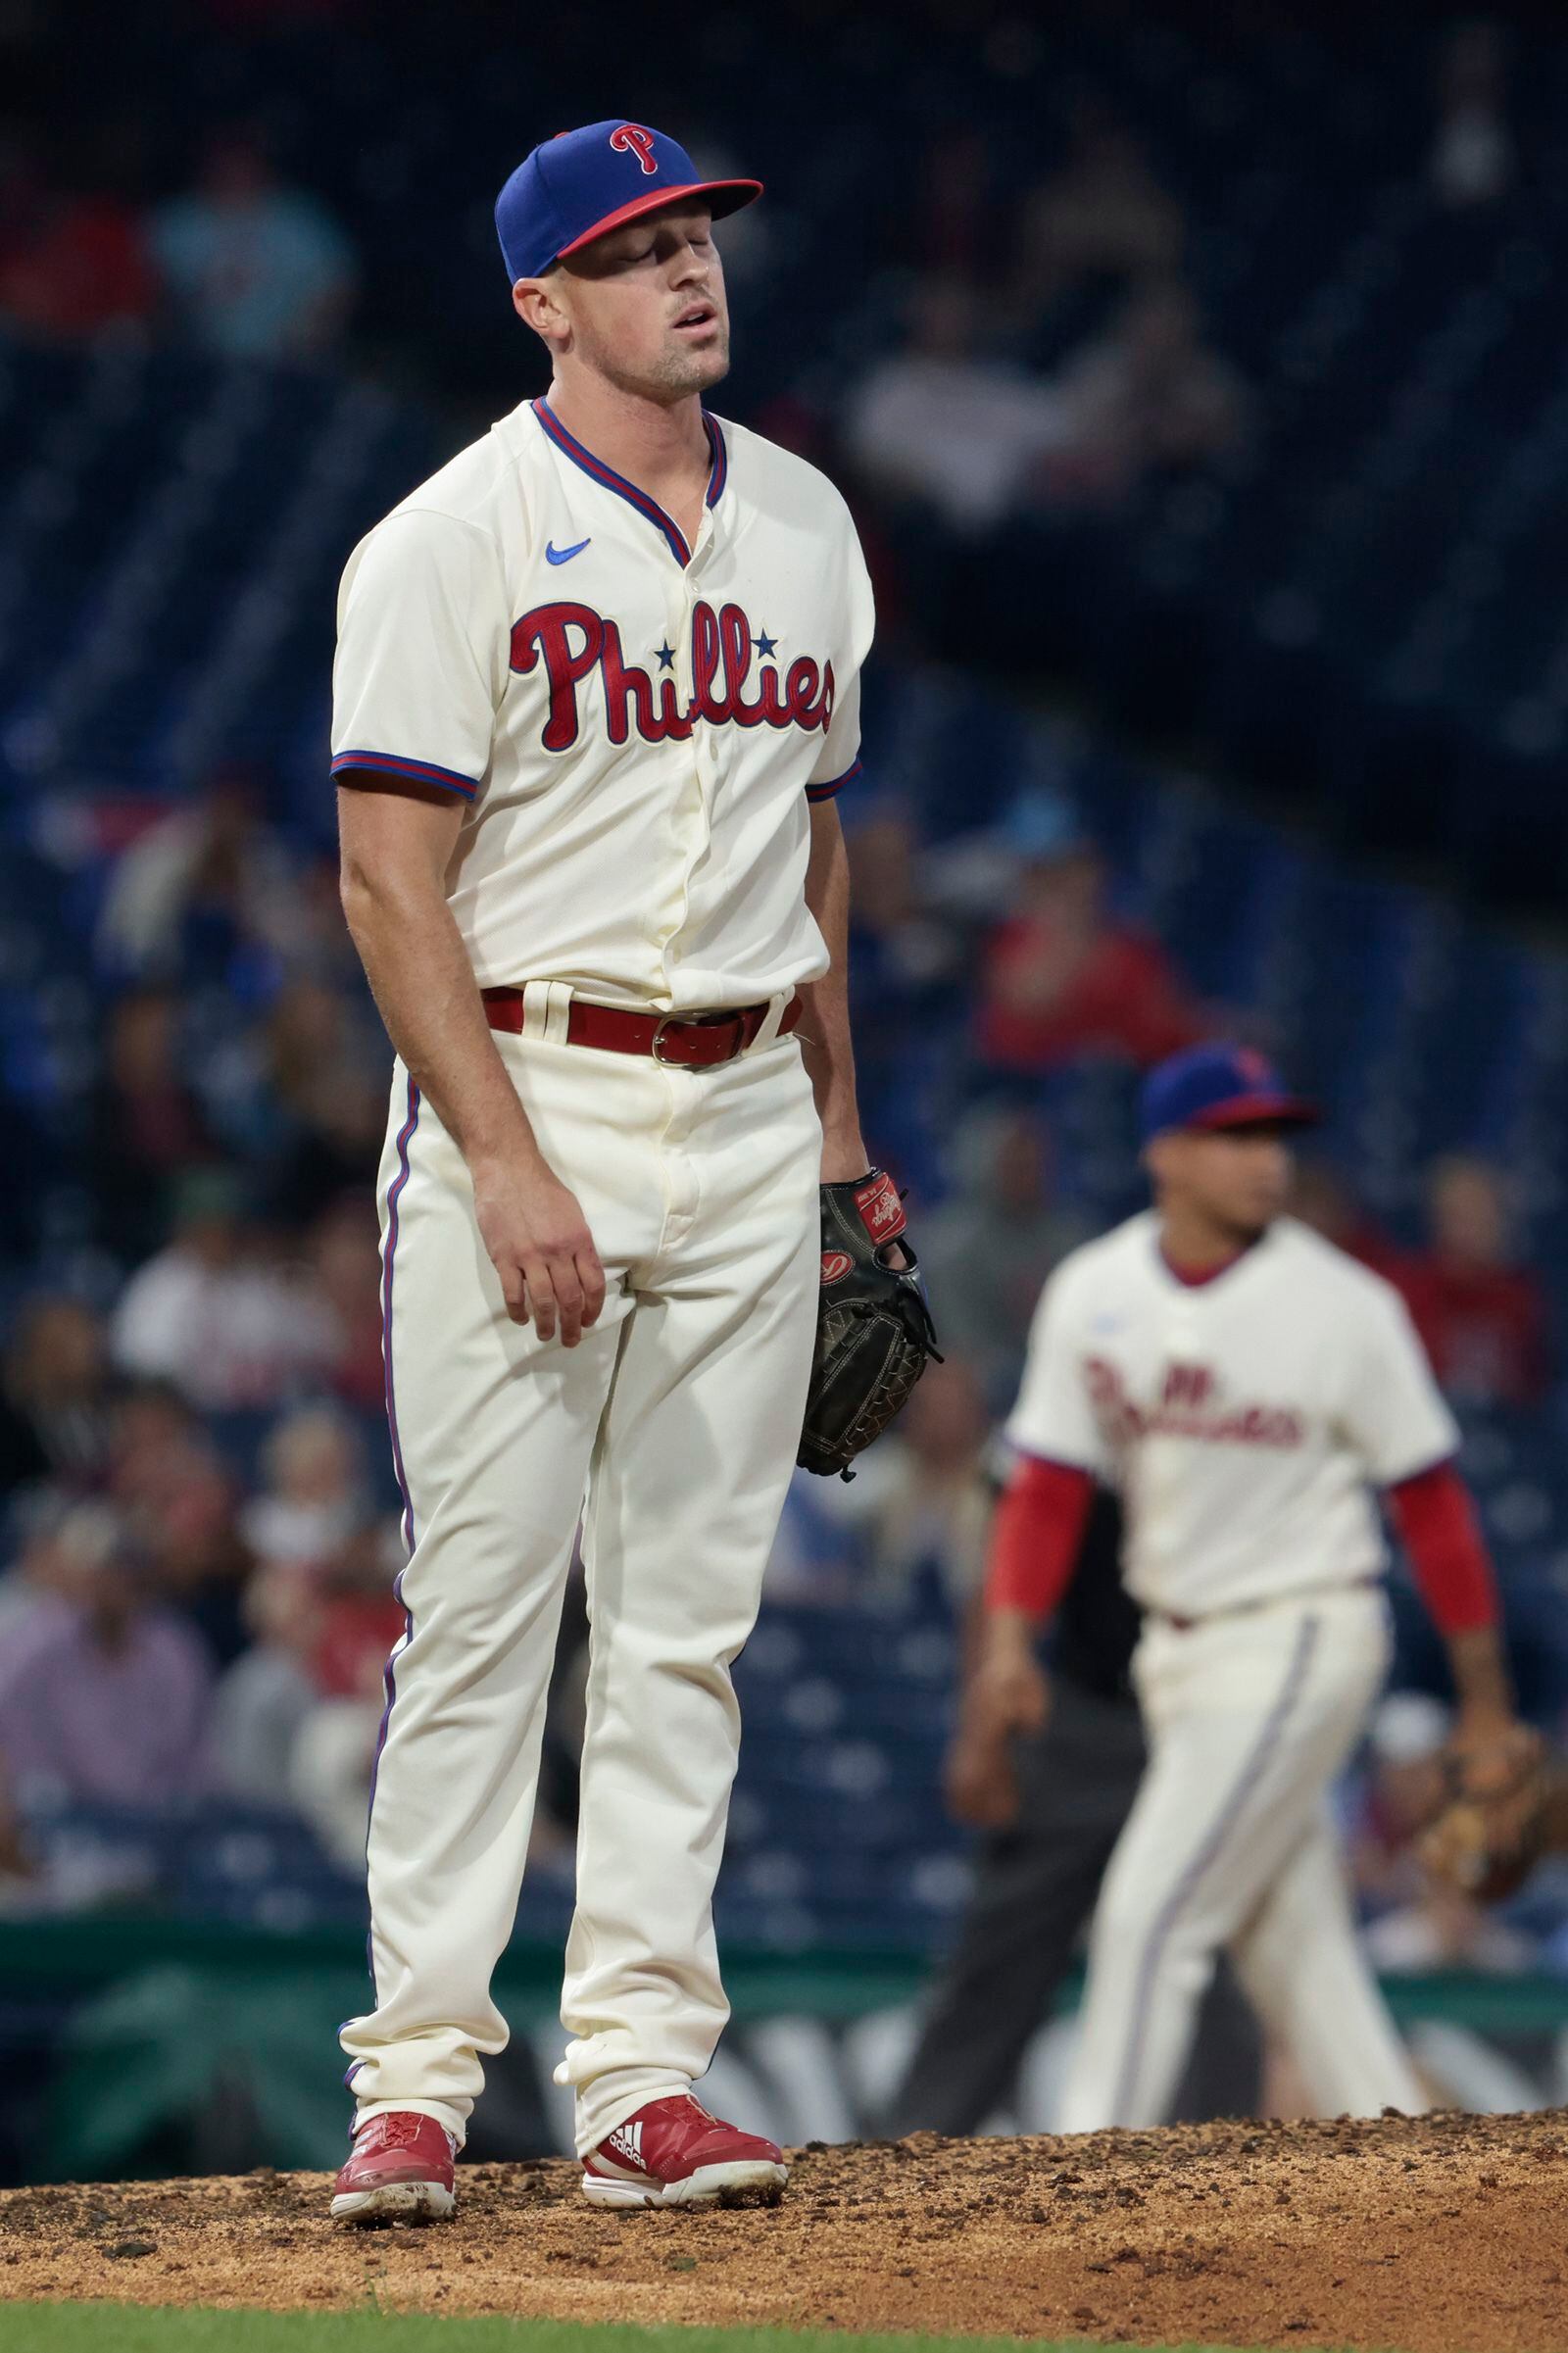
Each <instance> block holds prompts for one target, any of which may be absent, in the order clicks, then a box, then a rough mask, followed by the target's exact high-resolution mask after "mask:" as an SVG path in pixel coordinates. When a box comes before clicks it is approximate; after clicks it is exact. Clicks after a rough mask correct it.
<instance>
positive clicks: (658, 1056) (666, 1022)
mask: <svg viewBox="0 0 1568 2353" xmlns="http://www.w3.org/2000/svg"><path fill="white" fill-rule="evenodd" d="M685 1026H686V1025H685V1023H684V1021H683V1020H682V1019H681V1017H680V1015H679V1014H678V1013H662V1014H661V1015H660V1018H659V1020H658V1022H657V1023H656V1025H655V1028H654V1036H653V1043H652V1044H651V1045H650V1047H649V1049H648V1051H649V1053H650V1054H652V1055H653V1057H654V1060H655V1061H656V1062H657V1063H659V1065H660V1067H661V1068H662V1069H663V1070H691V1069H694V1068H695V1067H696V1065H695V1064H694V1063H691V1062H677V1061H675V1060H674V1059H673V1058H672V1057H671V1056H670V1055H669V1054H665V1053H664V1051H663V1045H664V1032H665V1030H666V1029H684V1028H685Z"/></svg>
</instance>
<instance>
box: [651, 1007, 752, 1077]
mask: <svg viewBox="0 0 1568 2353" xmlns="http://www.w3.org/2000/svg"><path fill="white" fill-rule="evenodd" d="M720 1021H732V1022H733V1023H734V1025H735V1043H734V1045H733V1047H732V1048H731V1049H730V1052H729V1053H728V1054H725V1055H724V1056H723V1059H724V1060H725V1061H726V1062H733V1061H734V1060H735V1059H736V1057H737V1056H738V1055H739V1054H744V1053H745V1051H746V1016H745V1014H744V1013H740V1012H728V1013H711V1014H709V1015H707V1016H706V1017H705V1016H704V1015H703V1014H701V1013H662V1014H661V1015H660V1018H659V1021H658V1023H657V1025H656V1026H655V1029H654V1035H653V1038H652V1041H651V1042H650V1045H649V1048H648V1051H649V1053H650V1054H652V1055H653V1057H654V1060H655V1061H656V1062H658V1063H659V1064H660V1066H661V1068H662V1069H664V1070H704V1069H707V1068H708V1064H707V1063H705V1062H698V1061H692V1062H677V1061H675V1060H674V1059H673V1058H672V1057H671V1056H670V1055H669V1054H664V1053H662V1051H661V1050H662V1046H663V1043H664V1032H665V1030H666V1029H716V1028H717V1027H718V1024H719V1022H720Z"/></svg>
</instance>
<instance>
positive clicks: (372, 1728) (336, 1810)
mask: <svg viewBox="0 0 1568 2353" xmlns="http://www.w3.org/2000/svg"><path fill="white" fill-rule="evenodd" d="M385 1704H386V1703H385V1700H384V1699H383V1697H382V1692H381V1662H380V1660H378V1659H374V1658H372V1657H370V1655H369V1654H368V1653H367V1654H366V1655H365V1657H364V1658H363V1660H362V1662H361V1684H360V1688H359V1689H358V1690H357V1691H349V1692H344V1693H341V1694H339V1695H337V1696H335V1697H332V1698H326V1699H318V1700H317V1701H316V1703H315V1705H314V1706H313V1707H312V1708H311V1709H310V1710H309V1712H308V1713H307V1714H306V1716H305V1717H304V1719H303V1721H302V1722H301V1724H300V1727H299V1731H298V1733H297V1735H296V1737H295V1740H294V1746H293V1751H292V1753H291V1755H290V1758H289V1768H288V1779H287V1782H286V1784H285V1789H286V1791H287V1794H288V1797H289V1799H290V1801H291V1803H292V1804H293V1806H294V1809H295V1811H296V1812H297V1813H298V1814H299V1815H300V1816H301V1818H302V1819H303V1820H304V1821H305V1822H307V1823H309V1825H310V1827H311V1829H312V1830H313V1831H314V1832H315V1833H316V1836H317V1838H319V1840H320V1843H321V1845H322V1847H323V1848H324V1850H325V1851H326V1853H327V1854H329V1855H330V1856H331V1858H332V1860H333V1862H334V1863H336V1864H337V1865H338V1866H339V1868H340V1869H341V1870H343V1871H348V1872H352V1873H354V1874H355V1875H356V1876H358V1875H360V1874H362V1873H363V1872H364V1869H365V1835H366V1831H365V1826H366V1822H367V1820H368V1813H369V1803H370V1777H371V1775H372V1773H373V1772H374V1770H375V1758H376V1752H377V1748H378V1745H379V1738H380V1729H381V1716H382V1710H383V1708H384V1706H385Z"/></svg>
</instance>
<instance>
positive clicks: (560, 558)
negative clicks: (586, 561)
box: [545, 531, 593, 564]
mask: <svg viewBox="0 0 1568 2353" xmlns="http://www.w3.org/2000/svg"><path fill="white" fill-rule="evenodd" d="M592 537H593V533H592V532H591V531H590V532H589V534H588V539H592ZM588 539H579V540H578V542H577V544H576V546H575V547H574V548H558V547H557V546H556V545H555V543H554V541H553V540H549V539H547V540H546V541H545V562H546V564H569V563H570V562H571V560H572V558H573V556H580V555H581V554H582V552H583V549H584V548H585V547H586V546H587V545H588Z"/></svg>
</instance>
